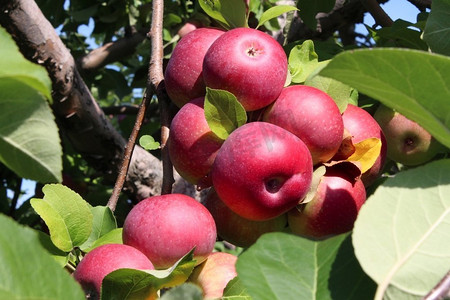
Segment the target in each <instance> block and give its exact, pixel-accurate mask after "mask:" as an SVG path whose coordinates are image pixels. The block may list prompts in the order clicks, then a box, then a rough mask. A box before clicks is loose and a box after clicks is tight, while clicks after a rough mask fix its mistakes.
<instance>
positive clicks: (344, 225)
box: [288, 169, 366, 239]
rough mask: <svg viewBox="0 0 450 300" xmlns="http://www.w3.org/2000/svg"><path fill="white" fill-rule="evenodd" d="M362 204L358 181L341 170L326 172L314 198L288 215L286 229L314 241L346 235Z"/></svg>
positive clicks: (363, 198)
mask: <svg viewBox="0 0 450 300" xmlns="http://www.w3.org/2000/svg"><path fill="white" fill-rule="evenodd" d="M365 201H366V190H365V187H364V184H363V182H362V181H361V179H359V178H358V179H356V180H354V179H352V178H351V177H350V176H348V175H347V174H346V173H345V172H344V171H342V170H333V169H331V170H327V172H326V174H325V175H324V176H323V177H322V179H321V181H320V183H319V186H318V187H317V192H316V194H315V196H314V198H313V199H312V200H311V201H310V202H308V203H305V204H300V206H299V207H295V208H294V209H292V210H290V211H289V212H288V223H289V227H290V228H291V230H292V233H294V234H297V235H301V236H305V237H309V238H314V239H324V238H327V237H330V236H333V235H337V234H341V233H345V232H348V231H350V230H352V228H353V225H354V223H355V220H356V217H357V215H358V212H359V210H360V208H361V206H362V205H363V204H364V202H365ZM299 208H300V210H301V211H300V210H299Z"/></svg>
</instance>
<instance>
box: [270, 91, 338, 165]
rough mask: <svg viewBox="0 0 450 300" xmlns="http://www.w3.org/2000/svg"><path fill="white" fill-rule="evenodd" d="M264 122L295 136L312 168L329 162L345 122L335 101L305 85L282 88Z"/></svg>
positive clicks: (334, 152) (336, 149) (335, 150)
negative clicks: (309, 155) (309, 157)
mask: <svg viewBox="0 0 450 300" xmlns="http://www.w3.org/2000/svg"><path fill="white" fill-rule="evenodd" d="M263 121H266V122H269V123H272V124H275V125H278V126H280V127H283V128H284V129H286V130H289V131H290V132H292V133H293V134H295V135H296V136H298V137H299V138H300V139H301V140H302V141H303V142H304V143H305V144H306V146H307V147H308V149H309V150H310V152H311V155H312V158H313V164H314V165H316V164H318V163H323V162H327V161H329V160H330V159H331V158H332V157H333V156H334V155H335V154H336V152H337V151H338V150H339V146H340V145H341V142H342V139H343V135H344V122H343V121H342V116H341V112H340V111H339V108H338V106H337V105H336V103H335V102H334V100H333V99H332V98H331V97H330V96H328V95H327V94H326V93H325V92H323V91H321V90H319V89H317V88H314V87H310V86H306V85H293V86H289V87H285V88H284V89H283V91H282V92H281V94H280V96H278V98H277V100H275V102H274V103H273V104H272V105H271V106H269V108H268V109H267V110H266V112H265V113H264V117H263Z"/></svg>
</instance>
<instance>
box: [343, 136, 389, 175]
mask: <svg viewBox="0 0 450 300" xmlns="http://www.w3.org/2000/svg"><path fill="white" fill-rule="evenodd" d="M354 146H355V152H353V154H352V155H350V157H348V158H347V160H349V161H353V162H358V163H359V166H361V173H365V172H366V171H367V170H369V169H370V168H371V167H372V166H373V164H374V163H375V162H376V160H377V159H378V157H379V156H380V151H381V140H380V139H379V138H368V139H365V140H362V141H361V142H359V143H356V144H354Z"/></svg>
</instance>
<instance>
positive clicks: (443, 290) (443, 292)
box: [423, 272, 450, 300]
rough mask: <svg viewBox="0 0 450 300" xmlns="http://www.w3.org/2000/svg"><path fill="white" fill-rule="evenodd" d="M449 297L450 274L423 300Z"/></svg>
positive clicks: (439, 299) (438, 299) (437, 299)
mask: <svg viewBox="0 0 450 300" xmlns="http://www.w3.org/2000/svg"><path fill="white" fill-rule="evenodd" d="M446 297H450V272H448V273H447V274H446V275H445V276H444V278H442V280H440V281H439V283H438V284H437V285H436V286H435V287H434V288H433V289H432V290H431V291H430V292H429V293H428V294H427V295H426V296H425V297H424V298H423V299H424V300H441V299H446Z"/></svg>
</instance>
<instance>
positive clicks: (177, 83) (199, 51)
mask: <svg viewBox="0 0 450 300" xmlns="http://www.w3.org/2000/svg"><path fill="white" fill-rule="evenodd" d="M223 33H224V31H223V30H220V29H215V28H207V27H205V28H198V29H196V30H194V31H191V32H190V33H188V34H186V35H185V36H184V37H183V38H182V39H181V40H180V41H179V42H178V44H177V45H176V46H175V49H174V50H173V52H172V56H171V57H170V59H169V62H168V63H167V67H166V70H165V72H164V84H165V88H166V91H167V94H168V95H169V98H170V99H171V100H172V102H173V103H175V104H176V105H177V106H178V107H182V106H183V105H184V104H186V103H187V102H189V101H190V100H192V99H195V98H198V97H202V96H204V95H205V93H206V89H205V83H204V82H203V76H202V68H203V58H204V56H205V53H206V51H207V50H208V48H209V46H210V45H211V44H212V43H213V42H214V41H215V40H216V39H217V38H218V37H219V36H220V35H222V34H223Z"/></svg>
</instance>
